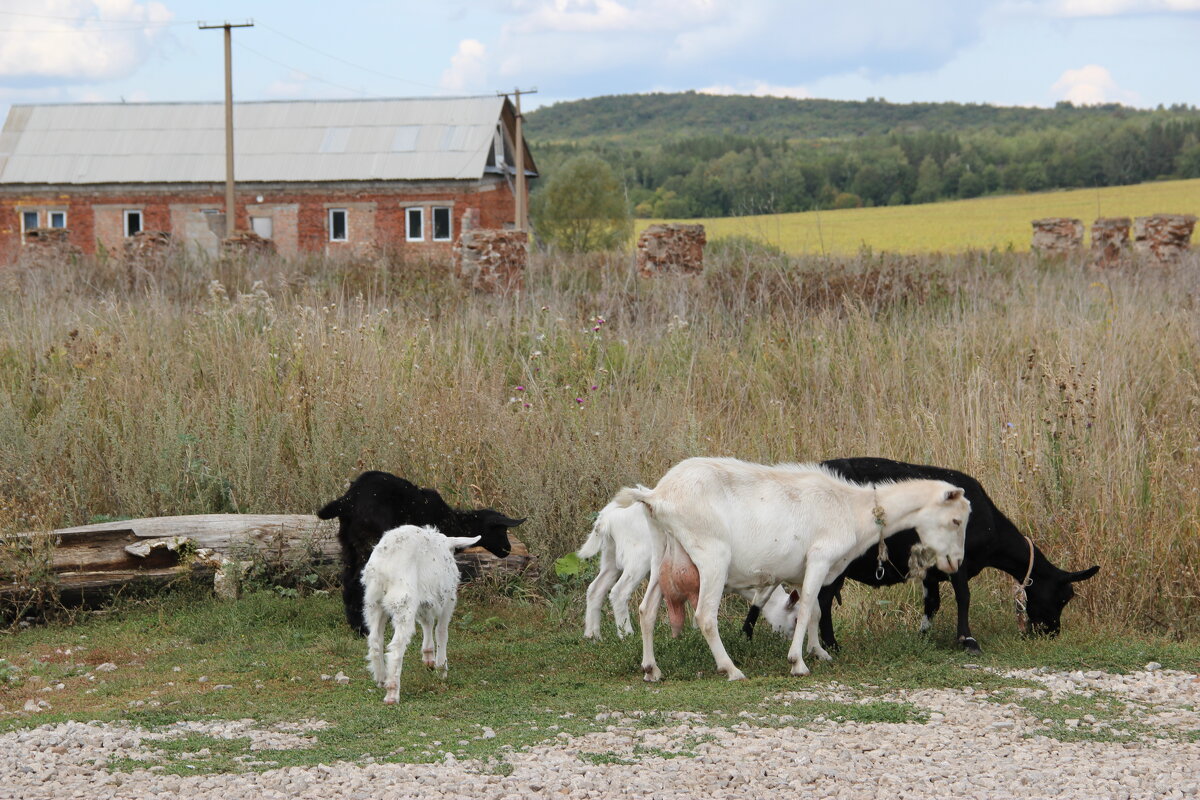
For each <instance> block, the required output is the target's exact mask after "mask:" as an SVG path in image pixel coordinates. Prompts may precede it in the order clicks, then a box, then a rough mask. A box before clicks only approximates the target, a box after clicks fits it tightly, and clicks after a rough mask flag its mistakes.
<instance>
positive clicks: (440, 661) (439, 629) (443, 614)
mask: <svg viewBox="0 0 1200 800" xmlns="http://www.w3.org/2000/svg"><path fill="white" fill-rule="evenodd" d="M453 614H454V606H453V605H450V606H449V607H448V608H443V609H441V611H439V612H438V614H437V619H436V621H435V623H434V629H433V635H434V640H435V642H436V647H437V651H436V654H435V656H434V659H433V667H434V669H436V670H437V671H438V673H439V674H440V675H441V676H442V677H443V678H444V677H446V673H447V672H449V671H450V666H449V664H448V663H447V661H446V642H447V641H448V640H449V638H450V617H451V616H452V615H453Z"/></svg>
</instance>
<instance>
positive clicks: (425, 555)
mask: <svg viewBox="0 0 1200 800" xmlns="http://www.w3.org/2000/svg"><path fill="white" fill-rule="evenodd" d="M477 541H479V537H478V536H472V537H450V536H443V535H442V534H440V533H438V530H437V528H434V527H432V526H426V527H423V528H419V527H417V526H416V525H402V526H400V527H399V528H393V529H392V530H390V531H387V532H386V533H384V534H383V538H381V539H380V540H379V544H377V545H375V549H374V550H372V551H371V557H370V558H368V559H367V564H366V566H365V567H363V571H362V581H363V587H364V588H363V611H364V613H363V616H364V617H365V618H366V623H367V631H368V632H367V664H368V666H369V667H370V670H371V677H372V678H374V680H375V682H376V683H377V684H378V685H379V686H381V687H383V688H384V689H386V690H387V694H386V695H385V696H384V698H383V702H385V703H395V702H396V700H397V699H399V694H400V671H401V669H402V667H403V662H404V651H405V650H406V649H407V648H408V642H409V640H410V639H411V638H412V635H413V632H414V631H415V630H416V623H418V622H419V623H421V633H422V638H421V657H422V660H423V661H424V662H425V666H427V667H436V668H437V669H438V670H439V671H440V672H441V674H442V676H443V677H445V675H446V671H447V666H446V639H447V637H448V635H449V630H450V617H451V615H453V614H454V606H455V604H456V603H457V602H458V565H457V564H456V563H455V561H454V551H455V550H458V549H461V548H463V547H470V546H471V545H473V544H475V543H476V542H477ZM389 619H390V620H391V621H392V627H393V628H394V632H393V634H392V640H391V642H390V643H389V644H388V647H387V660H386V663H385V661H384V654H383V636H384V633H385V632H386V630H387V623H388V620H389Z"/></svg>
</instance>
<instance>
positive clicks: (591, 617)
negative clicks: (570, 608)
mask: <svg viewBox="0 0 1200 800" xmlns="http://www.w3.org/2000/svg"><path fill="white" fill-rule="evenodd" d="M600 560H601V564H600V574H599V575H597V576H596V579H595V580H594V581H592V582H591V583H590V584H589V585H588V588H587V610H586V611H585V612H584V615H583V638H585V639H597V640H598V639H600V615H601V610H602V606H603V605H604V595H606V594H608V591H609V590H610V589H612V588H613V584H615V583H617V579H618V578H620V577H621V570H619V569H617V567H616V566H615V565H613V564H611V563H604V561H605V555H603V554H602V555H601V556H600ZM616 614H617V607H616V606H615V605H614V606H613V615H614V616H616ZM625 616H626V619H628V617H629V611H628V610H626V612H625Z"/></svg>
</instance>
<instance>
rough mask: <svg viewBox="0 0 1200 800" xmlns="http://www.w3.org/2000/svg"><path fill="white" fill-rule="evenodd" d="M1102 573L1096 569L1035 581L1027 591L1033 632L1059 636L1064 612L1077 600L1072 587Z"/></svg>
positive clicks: (1030, 629)
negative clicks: (1072, 601)
mask: <svg viewBox="0 0 1200 800" xmlns="http://www.w3.org/2000/svg"><path fill="white" fill-rule="evenodd" d="M1099 571H1100V567H1099V566H1095V567H1088V568H1087V569H1082V570H1080V571H1079V572H1064V573H1062V574H1060V575H1058V576H1056V577H1051V578H1043V577H1041V576H1038V577H1036V578H1034V579H1033V582H1032V583H1030V584H1029V586H1028V587H1027V588H1026V589H1025V599H1026V609H1025V613H1026V614H1027V615H1028V616H1029V632H1030V633H1034V634H1042V635H1045V636H1057V635H1058V632H1059V629H1060V627H1061V624H1062V612H1063V609H1064V608H1065V607H1066V605H1067V603H1069V602H1071V598H1072V597H1074V596H1075V588H1074V587H1073V586H1072V584H1074V583H1079V582H1080V581H1086V580H1087V579H1088V578H1090V577H1092V576H1093V575H1095V574H1096V573H1097V572H1099Z"/></svg>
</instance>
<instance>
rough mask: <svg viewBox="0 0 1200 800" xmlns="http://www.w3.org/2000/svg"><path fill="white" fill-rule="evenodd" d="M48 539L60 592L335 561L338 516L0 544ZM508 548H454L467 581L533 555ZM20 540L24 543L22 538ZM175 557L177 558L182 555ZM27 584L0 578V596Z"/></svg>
mask: <svg viewBox="0 0 1200 800" xmlns="http://www.w3.org/2000/svg"><path fill="white" fill-rule="evenodd" d="M38 538H46V539H50V540H52V542H53V549H52V550H51V552H50V563H49V566H50V568H51V570H52V571H53V572H54V574H55V578H56V581H57V586H58V588H59V590H60V591H64V590H87V589H111V588H114V587H117V586H122V585H124V584H127V583H131V582H133V581H137V580H151V581H169V580H171V579H172V578H175V577H178V576H181V575H184V574H186V573H188V572H190V571H193V570H196V569H200V570H202V571H204V572H206V573H208V574H212V573H214V572H216V571H217V570H218V569H220V566H221V564H223V563H225V562H229V561H252V560H256V559H263V560H266V561H289V560H294V559H303V558H310V559H312V561H313V562H314V563H324V564H329V563H334V562H336V561H338V560H339V559H340V557H341V547H340V545H339V544H338V540H337V522H336V521H329V522H327V521H323V520H320V519H317V518H316V517H315V516H313V515H311V514H201V515H192V516H178V517H147V518H144V519H130V520H121V521H118V522H104V523H99V524H96V525H81V526H78V527H74V528H60V529H58V530H54V531H47V532H36V531H28V532H24V533H8V534H0V548H3V547H13V546H20V545H22V544H24V545H25V546H26V547H28V546H31V545H32V544H33V542H34V541H35V540H37V539H38ZM509 539H510V541H511V542H512V553H510V554H509V555H508V557H507V558H503V559H500V558H496V557H495V556H494V555H492V554H491V553H489V552H487V551H486V550H484V549H483V548H482V547H472V548H469V549H467V550H463V551H461V552H459V553H457V554H455V560H456V561H457V562H458V564H459V570H460V571H461V572H462V574H463V576H464V577H465V578H467V579H473V578H476V577H478V576H480V575H484V574H486V573H489V572H492V571H494V570H499V571H502V572H524V571H526V570H528V569H530V567H531V565H532V562H533V556H531V555H530V553H529V549H528V548H527V547H526V546H525V544H524V542H521V541H520V540H518V539H516V538H515V537H512V536H509ZM22 540H24V542H23V541H22ZM181 556H182V559H181ZM29 592H30V589H29V588H28V587H25V586H22V585H20V584H17V583H14V582H11V581H9V582H3V583H0V596H9V597H12V596H21V595H24V594H28V593H29Z"/></svg>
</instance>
